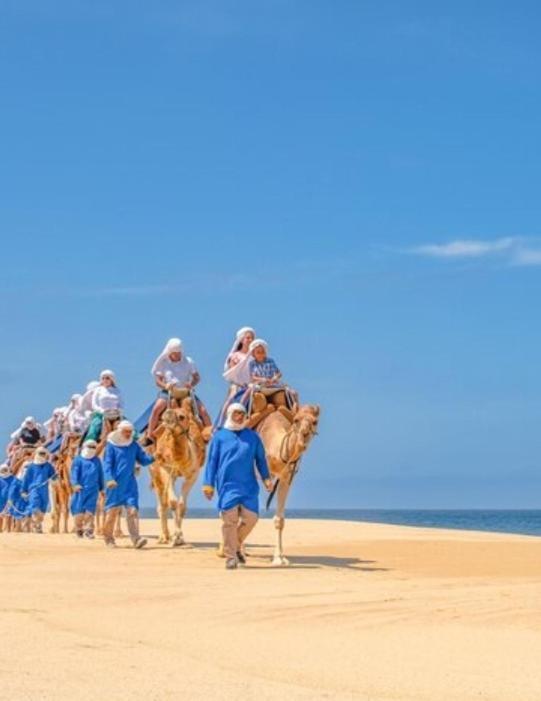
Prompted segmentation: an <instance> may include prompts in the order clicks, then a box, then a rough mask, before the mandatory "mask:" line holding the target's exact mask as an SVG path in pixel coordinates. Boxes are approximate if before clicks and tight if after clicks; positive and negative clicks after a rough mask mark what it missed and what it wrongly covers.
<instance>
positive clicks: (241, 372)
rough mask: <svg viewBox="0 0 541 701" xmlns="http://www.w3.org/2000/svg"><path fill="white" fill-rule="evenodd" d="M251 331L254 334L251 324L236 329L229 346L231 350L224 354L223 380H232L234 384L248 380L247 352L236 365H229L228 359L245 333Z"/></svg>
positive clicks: (244, 382) (240, 383) (242, 383)
mask: <svg viewBox="0 0 541 701" xmlns="http://www.w3.org/2000/svg"><path fill="white" fill-rule="evenodd" d="M250 332H251V333H253V334H254V336H255V331H254V329H253V328H252V327H251V326H243V327H242V329H239V330H238V331H237V334H236V336H235V341H234V342H233V345H232V346H231V350H230V351H229V353H228V354H227V356H226V359H225V363H224V372H223V377H224V380H226V381H227V382H233V383H234V384H236V385H244V384H247V380H248V373H247V365H248V363H249V362H250V354H249V353H247V354H246V355H245V356H244V358H242V359H241V360H239V362H238V363H237V364H236V365H233V366H232V367H229V359H230V358H231V356H232V355H233V353H236V352H237V351H238V349H239V345H240V342H241V341H242V339H243V338H244V336H246V334H247V333H250Z"/></svg>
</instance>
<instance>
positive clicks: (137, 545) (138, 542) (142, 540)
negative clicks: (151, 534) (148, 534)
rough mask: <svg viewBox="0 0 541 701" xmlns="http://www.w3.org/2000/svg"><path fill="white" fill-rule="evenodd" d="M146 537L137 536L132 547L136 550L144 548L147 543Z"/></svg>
mask: <svg viewBox="0 0 541 701" xmlns="http://www.w3.org/2000/svg"><path fill="white" fill-rule="evenodd" d="M147 542H148V541H147V539H146V538H138V539H137V540H136V541H135V543H134V544H133V547H134V548H135V549H136V550H141V548H144V547H145V545H146V544H147Z"/></svg>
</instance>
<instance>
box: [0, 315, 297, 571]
mask: <svg viewBox="0 0 541 701" xmlns="http://www.w3.org/2000/svg"><path fill="white" fill-rule="evenodd" d="M151 373H152V376H153V378H154V382H155V384H156V387H157V390H158V396H157V398H156V400H155V402H154V405H153V407H152V411H151V413H150V418H149V421H148V427H146V432H145V433H144V435H139V433H138V432H137V431H136V429H135V426H134V425H133V424H132V423H131V422H130V421H128V420H126V418H125V417H124V401H123V397H122V393H121V391H120V389H119V387H118V384H117V379H116V376H115V373H114V372H113V371H111V370H104V371H103V372H101V374H100V377H99V380H96V381H92V382H90V383H89V384H88V385H87V388H86V390H85V392H84V393H81V394H75V395H73V396H72V397H71V399H70V401H69V403H68V404H67V405H66V406H63V407H59V408H57V409H55V410H54V411H53V412H52V415H51V417H50V418H49V419H48V420H47V421H45V422H44V424H43V425H41V424H40V423H38V422H37V421H36V420H35V419H34V418H33V417H27V418H26V419H25V420H24V421H23V423H22V424H21V426H20V427H19V428H18V429H17V430H16V431H15V432H14V433H13V434H12V435H11V439H10V442H9V444H8V447H7V460H6V461H5V462H4V463H3V464H2V465H1V466H0V530H2V529H4V530H16V531H19V530H31V531H33V532H35V533H41V532H43V519H44V515H45V513H46V512H47V510H48V508H49V483H50V482H54V481H55V480H57V479H58V477H59V475H58V472H57V470H56V469H55V461H56V457H57V454H58V450H59V448H60V446H61V445H62V441H63V440H64V438H65V436H67V435H74V434H75V435H79V436H80V444H79V446H80V447H79V450H78V452H77V455H76V456H75V458H74V459H73V462H72V464H71V470H70V475H69V479H70V486H71V493H72V494H71V504H70V508H71V512H72V514H73V516H74V521H75V532H76V534H77V536H78V537H80V538H85V537H86V538H90V539H91V538H93V537H94V530H95V526H94V521H95V515H96V510H97V508H98V501H99V497H100V495H102V499H103V502H104V503H103V507H104V511H105V518H104V526H103V535H104V540H105V544H106V545H107V546H109V547H114V546H115V545H116V543H115V539H114V535H113V532H114V526H115V523H116V521H117V519H118V516H119V514H120V512H121V511H124V513H125V515H126V520H127V524H128V530H129V534H130V537H131V540H132V543H133V546H134V547H135V548H137V549H140V548H142V547H144V545H145V544H146V540H145V539H144V538H142V537H141V536H140V533H139V519H138V513H139V492H138V485H137V476H138V474H139V471H140V468H141V466H149V465H151V464H152V463H153V461H154V457H153V455H152V453H153V447H154V444H155V441H156V436H157V431H158V427H159V425H160V421H161V417H162V415H163V413H164V411H165V410H166V408H167V407H168V406H169V405H170V403H171V401H172V400H174V401H176V402H180V401H183V400H185V399H189V400H190V401H191V404H192V407H193V412H194V416H195V417H196V419H197V420H198V422H199V423H200V426H201V427H202V429H203V430H202V434H203V436H204V438H205V440H207V441H209V440H210V446H209V450H208V456H207V462H206V467H205V478H204V486H203V493H204V494H205V496H206V497H207V498H208V499H212V498H213V497H214V495H215V493H217V497H218V499H217V502H218V509H219V511H220V513H221V516H222V521H223V541H224V552H225V554H226V566H227V567H228V568H229V569H234V568H236V567H237V566H238V565H239V563H240V564H242V563H243V560H244V558H243V555H242V548H241V543H242V541H243V540H244V539H245V538H246V536H247V535H248V533H249V532H250V531H251V529H252V528H253V526H254V525H255V523H256V521H257V514H258V493H259V482H258V479H257V475H258V476H259V478H260V480H261V481H262V482H263V484H264V485H265V488H266V489H268V490H271V489H272V486H273V484H272V478H271V475H270V472H269V468H268V465H267V460H266V456H265V450H264V447H263V444H262V442H261V439H260V438H259V435H258V434H257V432H255V431H254V430H253V427H254V426H255V425H257V423H258V422H259V421H261V420H262V419H263V418H264V417H265V416H267V415H269V414H270V413H271V412H273V411H279V412H281V413H282V414H283V415H284V416H285V417H286V418H288V419H289V420H291V419H292V416H293V412H294V410H295V406H296V402H297V398H296V394H295V393H294V392H292V391H291V390H290V389H289V388H288V387H287V386H286V385H285V384H284V382H283V378H282V373H281V371H280V369H279V367H278V365H277V363H276V362H275V361H274V360H273V359H272V358H271V357H269V354H268V344H267V343H266V341H264V340H263V339H258V338H256V334H255V331H254V329H252V328H250V327H243V328H242V329H240V330H239V331H238V332H237V333H236V335H235V339H234V343H233V345H232V347H231V349H230V351H229V353H228V354H227V356H226V359H225V363H224V369H223V377H224V379H225V380H226V381H227V382H228V383H229V389H228V393H227V396H226V400H225V402H224V405H223V407H222V410H221V411H220V413H219V415H218V418H217V419H216V421H215V422H214V425H213V424H212V421H211V418H210V415H209V413H208V411H207V409H206V407H205V405H204V403H203V402H202V401H201V399H200V398H199V396H198V395H197V394H196V392H195V388H196V387H197V385H198V384H199V382H200V380H201V377H200V374H199V371H198V369H197V366H196V364H195V362H194V361H193V360H192V358H190V357H189V356H188V355H186V354H185V352H184V348H183V344H182V342H181V341H180V339H178V338H173V339H170V340H169V341H168V342H167V343H166V345H165V347H164V349H163V351H162V352H161V353H160V354H159V356H158V357H157V358H156V361H155V362H154V364H153V366H152V369H151ZM107 422H114V423H112V424H111V425H114V429H113V430H112V431H111V432H110V433H109V434H108V435H106V436H104V426H105V424H106V423H107ZM21 455H23V456H28V457H25V459H23V460H22V462H21V461H20V456H21Z"/></svg>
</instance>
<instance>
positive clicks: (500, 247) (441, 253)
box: [407, 236, 541, 266]
mask: <svg viewBox="0 0 541 701" xmlns="http://www.w3.org/2000/svg"><path fill="white" fill-rule="evenodd" d="M407 253H410V254H414V255H417V256H422V257H425V258H440V259H445V260H467V259H477V260H479V259H480V260H483V259H497V260H499V261H500V262H503V263H505V264H506V265H512V266H535V265H541V243H538V239H532V238H525V237H521V236H506V237H503V238H497V239H491V240H486V239H454V240H452V241H447V242H445V243H426V244H422V245H420V246H414V247H413V248H409V249H407Z"/></svg>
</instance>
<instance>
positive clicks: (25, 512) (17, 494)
mask: <svg viewBox="0 0 541 701" xmlns="http://www.w3.org/2000/svg"><path fill="white" fill-rule="evenodd" d="M22 486H23V485H22V482H21V480H20V479H19V478H18V477H15V478H14V479H13V481H12V483H11V485H10V487H9V491H8V500H9V501H10V502H11V504H12V505H11V506H10V507H9V510H8V511H9V515H10V516H13V518H14V519H16V520H17V521H20V520H21V519H23V518H26V517H27V516H30V504H29V503H28V501H27V500H26V499H25V498H24V497H23V496H21V492H22Z"/></svg>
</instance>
